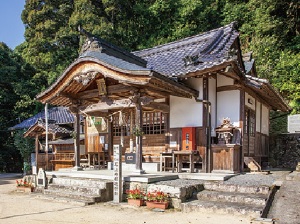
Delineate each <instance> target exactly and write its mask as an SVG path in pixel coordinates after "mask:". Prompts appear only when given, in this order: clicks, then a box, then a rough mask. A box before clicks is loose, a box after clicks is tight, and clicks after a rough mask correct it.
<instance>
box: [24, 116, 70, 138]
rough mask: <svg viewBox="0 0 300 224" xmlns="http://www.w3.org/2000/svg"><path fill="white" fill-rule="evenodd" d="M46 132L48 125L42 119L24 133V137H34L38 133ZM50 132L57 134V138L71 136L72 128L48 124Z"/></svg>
mask: <svg viewBox="0 0 300 224" xmlns="http://www.w3.org/2000/svg"><path fill="white" fill-rule="evenodd" d="M45 130H46V123H45V122H44V121H43V120H42V119H38V120H37V121H36V123H35V124H33V125H32V126H31V127H29V128H28V129H27V131H26V132H25V133H24V136H25V137H26V136H31V137H33V136H34V135H36V133H37V132H41V133H43V132H44V131H45ZM48 132H49V133H52V134H55V135H57V136H64V135H68V136H69V135H70V134H71V133H72V129H71V128H70V127H62V126H59V125H58V124H54V123H49V124H48Z"/></svg>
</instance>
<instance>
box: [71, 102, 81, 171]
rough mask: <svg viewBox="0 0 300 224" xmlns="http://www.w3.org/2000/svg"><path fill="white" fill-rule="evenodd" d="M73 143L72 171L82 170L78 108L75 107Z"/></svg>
mask: <svg viewBox="0 0 300 224" xmlns="http://www.w3.org/2000/svg"><path fill="white" fill-rule="evenodd" d="M74 118H75V127H74V131H75V134H76V135H75V141H74V151H75V152H74V155H75V166H74V168H73V169H74V170H82V168H81V167H80V116H79V110H78V107H76V111H75V117H74Z"/></svg>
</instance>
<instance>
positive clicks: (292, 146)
mask: <svg viewBox="0 0 300 224" xmlns="http://www.w3.org/2000/svg"><path fill="white" fill-rule="evenodd" d="M269 161H270V165H271V166H272V167H278V168H288V169H293V170H294V169H295V168H296V166H297V163H298V162H300V133H290V134H279V135H275V136H271V138H270V159H269Z"/></svg>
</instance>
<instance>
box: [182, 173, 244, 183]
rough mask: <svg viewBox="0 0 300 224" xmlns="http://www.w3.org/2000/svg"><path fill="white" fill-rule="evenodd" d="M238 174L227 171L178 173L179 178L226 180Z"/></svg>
mask: <svg viewBox="0 0 300 224" xmlns="http://www.w3.org/2000/svg"><path fill="white" fill-rule="evenodd" d="M236 175H238V174H228V173H188V174H187V173H179V174H178V176H179V178H180V179H193V180H221V181H224V180H228V179H229V178H231V177H234V176H236Z"/></svg>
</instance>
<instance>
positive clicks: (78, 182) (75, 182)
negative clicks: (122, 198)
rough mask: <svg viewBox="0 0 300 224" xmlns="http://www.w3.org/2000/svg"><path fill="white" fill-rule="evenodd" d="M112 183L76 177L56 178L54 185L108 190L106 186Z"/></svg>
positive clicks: (53, 181) (53, 180)
mask: <svg viewBox="0 0 300 224" xmlns="http://www.w3.org/2000/svg"><path fill="white" fill-rule="evenodd" d="M109 182H111V181H109V180H103V179H92V178H75V177H55V178H53V179H52V183H53V184H56V185H63V186H82V187H97V188H101V189H103V188H106V184H107V183H109Z"/></svg>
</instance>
